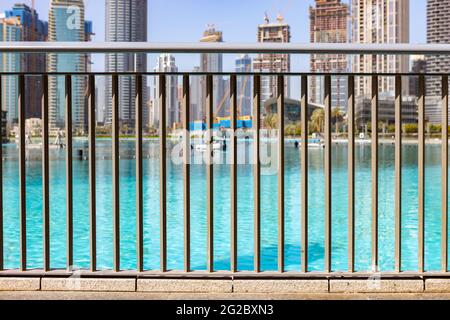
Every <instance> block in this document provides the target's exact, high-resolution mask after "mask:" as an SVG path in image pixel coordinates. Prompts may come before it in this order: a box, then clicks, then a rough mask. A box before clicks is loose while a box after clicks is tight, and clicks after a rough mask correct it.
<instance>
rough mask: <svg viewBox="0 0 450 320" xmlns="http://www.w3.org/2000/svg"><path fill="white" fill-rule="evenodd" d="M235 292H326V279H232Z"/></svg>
mask: <svg viewBox="0 0 450 320" xmlns="http://www.w3.org/2000/svg"><path fill="white" fill-rule="evenodd" d="M233 289H234V290H233V292H236V293H326V292H328V280H234V281H233Z"/></svg>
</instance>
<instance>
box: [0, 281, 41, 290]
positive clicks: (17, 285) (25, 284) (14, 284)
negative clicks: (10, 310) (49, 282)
mask: <svg viewBox="0 0 450 320" xmlns="http://www.w3.org/2000/svg"><path fill="white" fill-rule="evenodd" d="M40 289H41V279H40V278H0V291H38V290H40Z"/></svg>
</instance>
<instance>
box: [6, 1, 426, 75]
mask: <svg viewBox="0 0 450 320" xmlns="http://www.w3.org/2000/svg"><path fill="white" fill-rule="evenodd" d="M17 2H24V3H28V4H29V5H31V1H30V0H23V1H20V0H2V5H1V7H0V10H1V12H3V11H5V10H7V9H10V8H11V7H12V6H13V5H14V4H15V3H17ZM343 2H346V3H348V0H344V1H343ZM49 3H50V0H37V1H36V9H37V11H38V13H39V15H40V17H41V18H42V19H45V20H47V19H48V8H49ZM313 4H314V0H245V1H238V0H227V1H220V0H170V1H169V0H149V1H148V40H149V41H150V42H197V41H199V39H200V38H201V36H202V33H203V31H204V29H205V28H206V25H207V24H210V23H213V24H215V25H216V28H217V29H218V30H221V31H223V35H224V41H225V42H256V33H257V26H258V24H260V23H263V17H264V12H267V13H268V14H269V16H270V17H271V18H272V20H274V19H275V16H276V15H277V14H278V13H281V14H282V15H283V16H284V17H285V21H286V22H287V23H289V24H290V26H291V33H292V42H297V43H299V42H300V43H307V42H309V10H308V8H309V6H310V5H313ZM410 6H411V11H410V17H411V19H410V20H411V25H410V31H411V32H410V42H411V43H426V0H410ZM85 7H86V20H92V21H93V25H94V32H95V34H96V35H95V36H94V37H93V41H95V42H103V41H105V1H98V0H95V1H94V0H87V1H85ZM175 57H176V63H177V66H178V67H179V68H180V70H182V71H191V70H192V68H193V67H194V66H197V65H198V64H199V57H198V55H175ZM235 57H236V55H225V57H224V70H225V71H232V70H234V60H235ZM156 58H157V55H149V58H148V70H152V69H153V67H154V66H155V65H156ZM292 60H293V61H292V71H307V70H309V59H308V57H307V56H303V57H300V58H294V59H292ZM103 61H104V60H103V56H102V55H95V56H94V63H95V64H94V66H93V70H94V71H102V70H103V68H104V62H103Z"/></svg>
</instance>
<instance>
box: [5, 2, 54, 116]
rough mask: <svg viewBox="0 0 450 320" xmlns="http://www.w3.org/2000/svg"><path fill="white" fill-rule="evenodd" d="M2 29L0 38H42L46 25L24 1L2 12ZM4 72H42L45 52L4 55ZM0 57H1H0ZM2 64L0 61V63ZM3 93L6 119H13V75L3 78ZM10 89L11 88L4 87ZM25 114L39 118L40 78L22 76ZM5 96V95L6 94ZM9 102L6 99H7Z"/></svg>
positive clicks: (9, 39) (26, 39)
mask: <svg viewBox="0 0 450 320" xmlns="http://www.w3.org/2000/svg"><path fill="white" fill-rule="evenodd" d="M0 25H1V27H0V28H1V29H2V31H1V32H0V41H46V39H47V34H48V24H47V22H44V21H42V20H40V19H39V15H38V13H37V12H36V10H35V9H34V8H30V7H29V6H27V5H25V4H21V3H19V4H15V5H14V6H13V8H12V9H11V10H7V11H5V13H4V15H3V18H0ZM3 56H4V58H5V60H10V61H8V62H7V63H5V65H4V66H2V69H3V68H6V69H8V70H4V71H21V72H42V73H43V72H45V65H46V59H45V54H36V53H33V54H20V55H12V54H4V55H3ZM2 60H3V59H2ZM2 63H3V61H2V62H0V65H1V64H2ZM4 81H5V85H4V96H6V97H5V99H8V100H9V102H8V103H6V104H5V106H6V107H7V108H8V111H9V112H8V114H9V121H15V120H16V119H17V116H18V115H17V99H15V98H14V97H16V94H17V79H16V78H14V77H7V78H5V80H4ZM6 88H10V89H11V90H13V91H10V90H6ZM25 90H26V92H27V94H26V95H25V105H26V110H25V117H26V118H39V117H40V116H41V92H42V83H41V77H31V76H30V77H26V78H25ZM8 96H9V97H8ZM11 99H12V100H13V101H10V100H11Z"/></svg>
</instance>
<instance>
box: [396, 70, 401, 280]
mask: <svg viewBox="0 0 450 320" xmlns="http://www.w3.org/2000/svg"><path fill="white" fill-rule="evenodd" d="M401 228H402V77H401V76H396V77H395V271H396V272H401V270H402V231H401Z"/></svg>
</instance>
